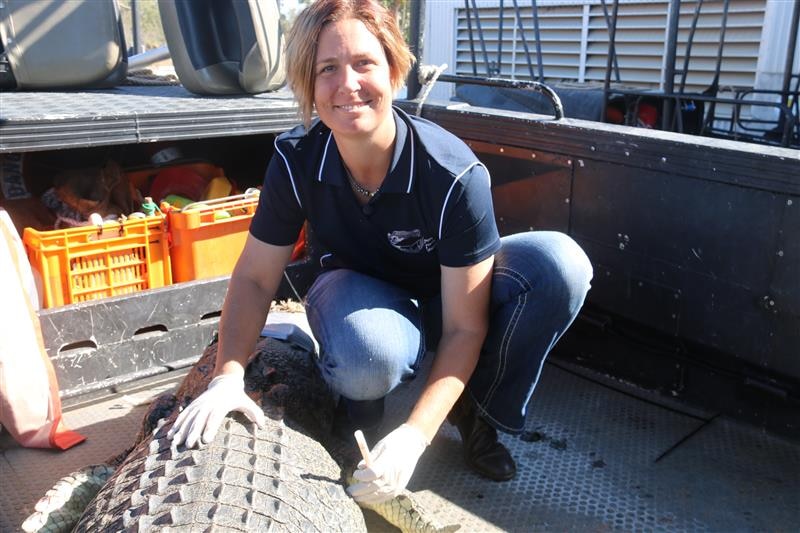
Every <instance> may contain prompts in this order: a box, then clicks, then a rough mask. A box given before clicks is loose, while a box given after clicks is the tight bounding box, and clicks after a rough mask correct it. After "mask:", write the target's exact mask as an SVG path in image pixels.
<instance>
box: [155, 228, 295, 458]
mask: <svg viewBox="0 0 800 533" xmlns="http://www.w3.org/2000/svg"><path fill="white" fill-rule="evenodd" d="M291 253H292V246H273V245H271V244H266V243H264V242H261V241H259V240H258V239H256V238H255V237H253V236H252V235H248V236H247V242H246V243H245V247H244V251H243V252H242V255H241V256H240V257H239V261H238V262H237V263H236V267H234V269H233V274H232V275H231V281H230V284H229V285H228V293H227V294H226V296H225V304H224V305H223V308H222V318H221V321H220V345H219V350H218V352H217V365H216V367H215V370H214V374H215V377H214V379H212V380H211V383H209V385H208V388H207V389H206V391H205V392H204V393H203V394H201V395H200V396H198V397H197V398H195V400H194V401H192V403H191V404H189V405H188V406H187V407H186V409H184V410H183V411H181V413H180V414H179V415H178V418H177V419H176V420H175V423H174V424H173V425H172V428H171V429H170V430H169V432H168V434H167V436H168V437H169V438H171V439H173V440H174V441H175V445H176V446H177V445H180V444H183V443H185V444H186V447H187V448H192V447H194V446H195V445H197V444H202V443H209V442H211V441H212V440H213V439H214V436H215V435H216V433H217V430H218V429H219V426H220V424H221V423H222V421H223V420H224V419H225V416H226V415H227V414H228V413H229V412H231V411H241V412H242V413H244V414H245V415H246V416H247V417H248V418H249V419H250V420H251V421H253V422H255V423H256V424H257V425H259V426H263V424H264V412H263V411H262V410H261V407H260V406H258V405H256V403H255V402H253V400H251V399H250V398H249V397H248V396H247V394H245V392H244V369H245V366H246V364H247V359H248V357H249V356H250V354H251V353H252V352H253V348H254V347H255V344H256V341H257V340H258V335H259V333H260V332H261V329H262V328H263V327H264V322H265V320H266V317H267V313H268V311H269V306H270V302H271V301H272V298H273V297H274V296H275V292H276V291H277V289H278V284H279V283H280V279H281V275H282V274H283V269H284V268H285V267H286V264H287V263H288V262H289V257H290V256H291Z"/></svg>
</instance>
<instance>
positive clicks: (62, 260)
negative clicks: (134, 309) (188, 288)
mask: <svg viewBox="0 0 800 533" xmlns="http://www.w3.org/2000/svg"><path fill="white" fill-rule="evenodd" d="M22 240H23V242H24V243H25V249H26V250H27V253H28V259H29V261H30V263H31V267H32V268H33V270H34V271H35V272H38V273H39V274H40V275H41V277H42V289H43V292H44V294H43V296H44V298H43V300H44V302H43V305H44V307H57V306H61V305H66V304H70V303H76V302H84V301H87V300H97V299H100V298H107V297H109V296H118V295H122V294H130V293H134V292H138V291H141V290H144V289H154V288H157V287H163V286H165V285H169V284H170V283H172V270H171V268H170V257H169V242H168V235H167V228H166V219H165V218H164V217H162V216H154V217H147V218H143V219H138V220H128V221H125V222H122V223H119V222H106V223H104V224H103V226H102V227H100V226H82V227H78V228H69V229H62V230H53V231H37V230H35V229H33V228H25V231H24V233H23V237H22Z"/></svg>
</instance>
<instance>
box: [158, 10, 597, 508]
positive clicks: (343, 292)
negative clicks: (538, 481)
mask: <svg viewBox="0 0 800 533" xmlns="http://www.w3.org/2000/svg"><path fill="white" fill-rule="evenodd" d="M286 59H287V65H288V78H289V82H290V85H291V88H292V90H293V91H294V94H295V96H296V98H297V100H298V102H299V104H300V108H301V110H302V113H303V118H304V125H303V126H298V127H297V128H295V129H293V130H292V131H290V132H288V133H285V134H283V135H281V136H279V137H278V139H277V140H276V142H275V149H276V150H275V155H274V156H273V158H272V161H271V162H270V165H269V168H268V170H267V175H266V178H265V182H264V188H263V191H262V194H261V200H260V204H259V207H258V210H257V212H256V215H255V217H254V219H253V222H252V225H251V228H250V235H249V236H248V241H247V244H246V246H245V249H244V251H243V253H242V256H241V258H240V259H239V261H238V263H237V265H236V268H235V269H234V272H233V274H232V276H231V281H230V286H229V288H228V294H227V297H226V299H225V304H224V307H223V313H222V320H221V325H220V342H219V351H218V360H217V367H216V368H217V370H216V377H215V379H214V380H213V381H212V382H211V384H210V385H209V387H208V390H207V391H206V392H205V393H204V394H203V395H201V396H200V397H199V398H197V399H196V400H195V401H194V402H193V403H192V404H191V405H190V406H189V407H188V408H187V409H186V410H185V411H184V412H183V413H182V414H181V416H180V417H179V418H178V420H177V421H176V423H175V426H174V427H173V429H172V430H171V435H172V437H173V438H174V439H175V440H177V441H178V443H180V442H185V443H186V445H187V446H190V447H191V446H194V445H195V444H197V443H198V442H200V441H202V442H209V441H210V440H212V439H213V436H214V434H215V433H216V431H217V428H218V426H219V424H220V422H221V420H222V419H223V418H224V416H225V415H226V414H227V413H228V412H229V411H231V410H239V411H242V412H244V413H245V414H246V415H247V416H248V417H249V418H250V419H251V420H253V421H254V422H256V423H259V424H260V423H261V421H262V420H263V413H261V410H260V409H259V408H258V407H257V406H256V405H255V404H253V402H252V401H251V400H249V398H247V396H246V395H245V394H244V391H243V380H242V376H243V374H244V367H245V364H246V360H247V357H248V356H249V355H250V353H251V351H252V348H253V345H254V344H255V342H256V340H257V337H258V334H259V332H260V331H261V328H262V326H263V324H264V320H265V317H266V314H267V311H268V306H269V302H270V301H271V300H272V298H273V296H274V294H275V291H276V289H277V287H278V284H279V282H280V279H281V275H282V272H283V269H284V268H285V266H286V264H287V262H288V260H289V257H290V254H291V251H292V245H293V243H294V242H295V240H296V239H297V235H298V232H299V231H300V228H301V225H302V224H303V222H304V221H305V220H308V222H309V223H310V225H311V227H312V229H313V232H314V234H315V236H316V238H317V239H318V241H319V242H320V243H321V245H322V246H323V247H324V248H326V249H327V251H328V252H329V253H327V254H325V255H324V256H323V257H322V259H321V263H322V267H323V269H322V272H321V274H320V275H319V277H318V278H317V280H316V281H315V282H314V284H313V286H312V287H311V289H310V290H309V293H308V295H307V301H306V309H307V314H308V319H309V323H310V325H311V328H312V331H313V333H314V336H315V337H316V338H317V340H318V342H319V344H320V357H319V362H318V364H319V367H320V370H321V372H322V375H323V377H324V378H325V380H326V382H327V383H328V384H329V385H330V386H331V388H332V389H333V390H334V391H335V392H336V393H338V394H339V395H340V396H341V400H340V409H339V411H338V413H339V417H338V418H337V421H336V424H337V426H338V429H339V430H340V431H342V430H343V429H344V430H346V431H351V430H352V429H353V428H357V427H361V428H363V429H365V430H372V429H374V428H375V427H376V426H377V425H378V424H379V423H380V421H381V417H382V415H383V397H384V396H385V395H386V394H387V393H389V392H390V391H391V390H392V389H393V388H394V387H396V386H397V385H398V384H399V383H401V382H403V381H406V380H408V379H410V378H412V377H413V376H414V373H415V371H416V369H417V367H418V365H419V363H420V361H421V359H422V357H423V355H424V354H425V352H426V345H428V346H431V347H434V346H435V347H436V354H435V360H434V362H433V366H432V369H431V372H430V376H429V378H428V381H427V383H426V385H425V387H424V389H423V391H422V393H421V395H420V398H419V399H418V401H417V402H416V404H415V406H414V407H413V409H412V411H411V413H410V415H409V417H408V419H407V420H406V422H405V423H404V424H402V425H401V426H400V427H398V428H396V429H394V430H393V431H391V432H390V433H389V434H388V435H386V437H384V438H383V439H382V440H381V441H380V442H379V443H378V444H377V445H376V446H375V447H374V448H373V453H372V455H373V458H372V467H371V468H367V467H366V466H365V465H363V464H362V465H360V467H359V470H358V471H357V472H356V473H355V476H354V477H355V478H356V479H357V480H358V481H359V483H357V484H355V485H353V486H352V487H350V489H349V490H350V492H351V494H352V495H353V497H354V498H356V499H357V500H359V501H364V502H379V501H382V500H385V499H388V498H391V497H392V496H394V495H396V494H397V493H398V492H399V491H401V490H402V489H403V488H404V487H405V486H406V484H407V483H408V480H409V479H410V477H411V475H412V473H413V470H414V467H415V465H416V463H417V460H418V459H419V457H420V455H421V454H422V452H423V451H424V450H425V448H426V447H427V445H428V444H429V443H430V441H431V439H432V438H433V437H434V435H435V434H436V432H437V430H438V428H439V426H440V425H441V424H442V422H443V421H444V420H445V419H446V418H448V419H449V420H450V421H451V422H452V423H454V424H455V425H456V426H457V428H458V430H459V432H460V434H461V436H462V440H463V442H464V451H465V458H466V460H467V463H468V464H469V465H470V466H471V467H472V468H473V469H474V470H476V471H477V472H478V473H480V474H482V475H484V476H486V477H488V478H490V479H495V480H498V481H499V480H507V479H511V478H512V477H513V476H514V475H515V472H516V466H515V464H514V460H513V458H512V457H511V456H510V454H509V452H508V450H506V448H505V447H504V446H503V445H502V444H501V443H500V442H498V439H497V432H496V430H495V428H497V429H501V430H503V431H506V432H509V433H519V432H521V431H522V429H523V427H524V421H525V411H526V406H527V404H528V401H529V399H530V396H531V394H532V392H533V389H534V387H535V385H536V382H537V380H538V377H539V373H540V371H541V368H542V365H543V362H544V359H545V356H546V355H547V353H548V352H549V351H550V349H551V348H552V347H553V345H554V344H555V342H556V341H557V340H558V338H559V337H560V336H561V334H562V333H563V332H564V330H566V328H567V327H568V326H569V324H570V323H571V322H572V320H573V319H574V317H575V316H576V314H577V313H578V310H579V309H580V307H581V305H582V304H583V300H584V298H585V295H586V292H587V291H588V288H589V281H590V279H591V265H590V264H589V261H588V259H587V258H586V256H585V254H584V253H583V252H582V251H581V249H580V248H579V247H578V245H577V244H575V242H574V241H572V240H571V239H570V238H569V237H567V236H565V235H562V234H559V233H553V232H531V233H526V234H520V235H514V236H509V237H505V238H503V239H500V237H499V235H498V231H497V227H496V225H495V221H494V214H493V211H492V203H491V194H490V183H489V174H488V171H487V170H486V168H485V167H484V166H483V165H482V164H481V163H480V162H479V161H478V160H477V158H476V157H475V155H474V154H473V153H472V152H471V151H470V150H469V149H468V148H467V146H466V145H465V144H464V143H463V142H461V141H460V140H459V139H458V138H456V137H454V136H453V135H451V134H449V133H448V132H446V131H445V130H443V129H441V128H439V127H438V126H436V125H434V124H432V123H430V122H428V121H425V120H422V119H419V118H416V117H409V116H408V115H406V114H405V113H403V112H402V111H400V110H398V109H395V108H393V107H392V96H393V93H394V91H396V90H397V89H398V88H399V87H401V86H402V84H403V80H404V79H405V76H406V74H407V72H408V70H409V67H410V64H411V61H412V60H413V57H412V56H411V54H410V53H409V51H408V49H407V47H406V45H405V43H404V42H403V39H402V36H401V34H400V32H399V30H398V28H397V24H396V22H395V20H394V18H393V17H392V16H391V14H390V13H389V12H388V11H387V10H386V9H384V8H383V7H382V6H381V5H380V4H379V3H378V2H376V1H374V0H318V1H317V2H315V3H313V4H312V5H311V6H309V7H308V8H306V10H305V11H303V12H302V13H301V14H300V15H299V17H298V19H297V21H296V22H295V24H294V26H293V28H292V30H291V32H290V33H289V35H288V38H287V47H286ZM312 110H316V112H317V114H318V115H319V120H317V121H313V122H312V121H311V113H312ZM437 340H438V345H437ZM467 383H468V384H469V385H468V387H467V388H466V389H465V385H466V384H467Z"/></svg>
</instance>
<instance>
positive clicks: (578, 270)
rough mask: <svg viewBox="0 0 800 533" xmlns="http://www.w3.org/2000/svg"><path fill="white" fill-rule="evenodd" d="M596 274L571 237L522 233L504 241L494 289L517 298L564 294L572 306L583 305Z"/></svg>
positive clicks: (553, 233) (537, 232)
mask: <svg viewBox="0 0 800 533" xmlns="http://www.w3.org/2000/svg"><path fill="white" fill-rule="evenodd" d="M592 272H593V271H592V264H591V262H590V261H589V258H588V257H587V256H586V253H585V252H584V251H583V249H582V248H581V247H580V246H579V245H578V243H577V242H575V240H574V239H572V238H571V237H570V236H568V235H566V234H564V233H560V232H555V231H536V232H526V233H519V234H515V235H509V236H508V237H504V238H503V247H502V249H501V250H500V252H499V253H498V254H497V257H496V260H495V283H494V284H493V290H497V291H498V292H499V294H505V295H506V297H514V296H517V295H518V294H521V293H522V292H528V291H531V290H534V289H537V290H540V291H547V292H549V293H550V294H553V295H554V296H555V295H557V294H558V295H561V296H562V297H564V298H565V299H566V301H568V302H570V307H574V306H575V305H577V306H580V305H581V304H582V303H583V300H584V298H585V297H586V293H587V292H588V291H589V287H590V283H591V279H592ZM498 286H499V287H498Z"/></svg>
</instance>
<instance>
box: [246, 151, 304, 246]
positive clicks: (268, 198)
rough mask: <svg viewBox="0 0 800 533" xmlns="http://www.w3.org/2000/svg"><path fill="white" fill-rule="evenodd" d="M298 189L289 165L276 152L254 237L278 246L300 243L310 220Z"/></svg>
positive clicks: (252, 231) (252, 229)
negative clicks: (303, 231) (307, 218)
mask: <svg viewBox="0 0 800 533" xmlns="http://www.w3.org/2000/svg"><path fill="white" fill-rule="evenodd" d="M297 185H298V184H297V183H296V182H295V181H294V177H293V176H292V173H291V172H290V170H289V168H288V167H287V163H286V161H285V160H284V158H283V157H282V156H281V155H280V154H279V153H277V151H276V153H275V154H273V156H272V159H271V160H270V162H269V166H268V167H267V174H266V176H265V177H264V186H263V187H262V188H261V195H260V197H259V200H258V207H257V208H256V212H255V215H254V216H253V220H252V221H251V222H250V234H251V235H253V237H255V238H256V239H258V240H260V241H263V242H266V243H268V244H274V245H276V246H288V245H290V244H294V243H295V242H296V241H297V237H298V235H299V234H300V228H301V227H302V225H303V222H304V221H305V218H306V217H305V214H304V213H303V209H302V206H301V204H300V195H299V190H298V188H297Z"/></svg>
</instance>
